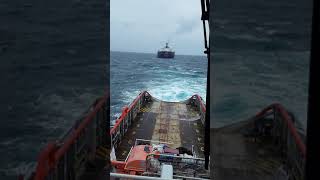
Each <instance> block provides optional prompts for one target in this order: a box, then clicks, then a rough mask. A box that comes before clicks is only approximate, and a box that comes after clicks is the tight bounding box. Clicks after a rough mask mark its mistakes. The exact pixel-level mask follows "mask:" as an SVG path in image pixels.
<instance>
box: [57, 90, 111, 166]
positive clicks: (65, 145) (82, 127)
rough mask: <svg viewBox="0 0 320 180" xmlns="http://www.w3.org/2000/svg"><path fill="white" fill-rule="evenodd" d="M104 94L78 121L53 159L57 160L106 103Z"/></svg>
mask: <svg viewBox="0 0 320 180" xmlns="http://www.w3.org/2000/svg"><path fill="white" fill-rule="evenodd" d="M106 100H107V98H106V96H104V97H103V98H102V99H100V101H99V102H98V104H97V105H96V106H95V107H94V109H93V111H91V112H90V113H89V115H88V116H87V117H86V118H85V119H84V120H83V121H82V122H81V123H80V125H79V126H78V128H77V129H76V130H75V131H74V132H73V133H72V135H71V138H68V139H67V141H66V142H65V143H64V144H63V145H62V147H61V148H59V150H58V151H57V152H56V153H55V160H56V161H58V160H59V159H60V158H61V157H62V156H63V155H64V154H65V153H66V152H67V151H68V149H69V147H70V146H71V145H72V144H73V143H75V141H76V139H77V138H78V137H79V136H80V134H81V132H82V131H84V129H85V128H86V126H87V125H88V124H89V123H90V122H91V121H93V119H94V117H95V115H96V114H97V112H98V111H99V110H100V109H101V108H102V107H103V105H104V104H105V103H106Z"/></svg>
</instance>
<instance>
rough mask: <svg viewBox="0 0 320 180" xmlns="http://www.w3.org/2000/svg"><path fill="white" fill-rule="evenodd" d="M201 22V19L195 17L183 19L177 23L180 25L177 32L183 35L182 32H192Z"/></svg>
mask: <svg viewBox="0 0 320 180" xmlns="http://www.w3.org/2000/svg"><path fill="white" fill-rule="evenodd" d="M199 23H200V20H198V19H195V18H193V19H181V20H180V21H179V22H178V24H177V25H178V26H177V29H176V32H175V34H177V35H182V34H188V33H192V31H193V30H194V29H195V28H196V27H197V25H198V24H199Z"/></svg>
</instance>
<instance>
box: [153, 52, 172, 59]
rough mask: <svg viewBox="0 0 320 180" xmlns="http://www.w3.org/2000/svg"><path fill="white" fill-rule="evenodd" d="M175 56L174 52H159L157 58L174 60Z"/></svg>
mask: <svg viewBox="0 0 320 180" xmlns="http://www.w3.org/2000/svg"><path fill="white" fill-rule="evenodd" d="M174 55H175V53H174V52H164V51H159V52H158V55H157V57H158V58H166V59H172V58H174Z"/></svg>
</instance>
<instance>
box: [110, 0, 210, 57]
mask: <svg viewBox="0 0 320 180" xmlns="http://www.w3.org/2000/svg"><path fill="white" fill-rule="evenodd" d="M110 40H111V42H110V46H111V47H110V49H111V51H124V52H144V53H156V52H157V51H158V49H160V48H162V47H164V46H165V43H166V41H169V46H170V47H172V48H173V49H174V50H175V52H176V54H180V55H204V54H203V50H204V38H203V29H202V22H201V6H200V0H111V1H110Z"/></svg>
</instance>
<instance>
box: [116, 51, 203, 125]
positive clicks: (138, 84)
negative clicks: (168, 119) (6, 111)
mask: <svg viewBox="0 0 320 180" xmlns="http://www.w3.org/2000/svg"><path fill="white" fill-rule="evenodd" d="M110 60H111V62H110V88H111V102H110V103H111V120H112V122H113V121H114V120H115V119H116V118H117V117H119V115H120V114H121V111H122V108H123V107H124V106H125V105H129V104H130V103H131V102H132V101H133V100H134V98H136V97H137V95H138V94H139V93H140V92H141V91H144V90H146V91H148V92H149V93H150V94H151V95H152V96H154V97H156V98H158V99H161V100H163V101H172V102H176V101H182V100H187V99H188V98H190V97H191V96H192V95H194V94H199V95H200V96H202V97H203V98H204V99H205V97H206V83H207V77H206V76H207V58H206V56H186V55H176V56H175V58H174V59H159V58H157V57H156V54H146V53H129V52H111V55H110Z"/></svg>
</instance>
